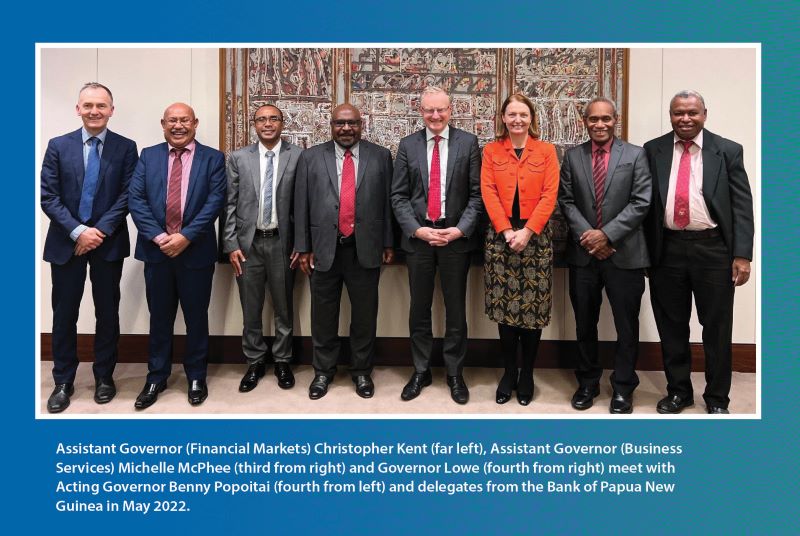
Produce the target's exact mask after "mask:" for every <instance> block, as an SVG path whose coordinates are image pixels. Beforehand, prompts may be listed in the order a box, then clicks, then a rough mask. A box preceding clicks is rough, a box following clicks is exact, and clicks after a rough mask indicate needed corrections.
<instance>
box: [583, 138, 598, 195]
mask: <svg viewBox="0 0 800 536" xmlns="http://www.w3.org/2000/svg"><path fill="white" fill-rule="evenodd" d="M581 164H582V166H583V177H584V180H585V181H586V188H587V189H588V190H589V192H590V193H591V195H592V199H594V200H595V201H597V195H596V193H595V191H594V174H593V173H592V141H591V140H589V141H587V142H586V143H584V144H583V145H581Z"/></svg>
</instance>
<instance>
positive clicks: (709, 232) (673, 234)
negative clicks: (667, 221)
mask: <svg viewBox="0 0 800 536" xmlns="http://www.w3.org/2000/svg"><path fill="white" fill-rule="evenodd" d="M664 236H668V237H670V238H677V239H678V240H702V239H704V238H716V237H718V236H721V234H720V232H719V229H718V228H717V227H714V228H713V229H703V230H701V231H676V230H674V229H664Z"/></svg>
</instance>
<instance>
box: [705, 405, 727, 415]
mask: <svg viewBox="0 0 800 536" xmlns="http://www.w3.org/2000/svg"><path fill="white" fill-rule="evenodd" d="M706 410H708V414H709V415H728V414H729V413H730V411H728V408H723V407H720V406H707V407H706Z"/></svg>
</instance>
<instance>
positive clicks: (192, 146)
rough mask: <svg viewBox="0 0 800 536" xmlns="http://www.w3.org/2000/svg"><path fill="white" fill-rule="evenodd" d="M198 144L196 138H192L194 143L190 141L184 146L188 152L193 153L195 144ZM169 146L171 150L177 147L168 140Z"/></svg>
mask: <svg viewBox="0 0 800 536" xmlns="http://www.w3.org/2000/svg"><path fill="white" fill-rule="evenodd" d="M196 145H197V144H196V142H195V141H194V140H192V143H190V144H189V145H187V146H186V147H184V150H185V151H186V152H188V153H193V152H194V148H195V146H196ZM167 146H168V147H169V150H170V151H171V150H172V149H175V147H173V146H172V145H170V144H169V142H167Z"/></svg>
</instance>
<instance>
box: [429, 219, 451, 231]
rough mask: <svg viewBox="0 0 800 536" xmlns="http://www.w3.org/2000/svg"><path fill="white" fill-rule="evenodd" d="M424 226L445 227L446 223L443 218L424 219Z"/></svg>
mask: <svg viewBox="0 0 800 536" xmlns="http://www.w3.org/2000/svg"><path fill="white" fill-rule="evenodd" d="M425 227H431V228H433V229H446V228H447V224H446V223H445V221H444V218H439V219H438V220H436V221H431V220H425Z"/></svg>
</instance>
